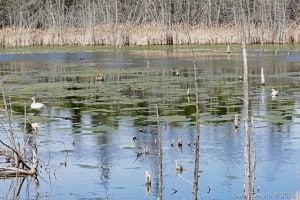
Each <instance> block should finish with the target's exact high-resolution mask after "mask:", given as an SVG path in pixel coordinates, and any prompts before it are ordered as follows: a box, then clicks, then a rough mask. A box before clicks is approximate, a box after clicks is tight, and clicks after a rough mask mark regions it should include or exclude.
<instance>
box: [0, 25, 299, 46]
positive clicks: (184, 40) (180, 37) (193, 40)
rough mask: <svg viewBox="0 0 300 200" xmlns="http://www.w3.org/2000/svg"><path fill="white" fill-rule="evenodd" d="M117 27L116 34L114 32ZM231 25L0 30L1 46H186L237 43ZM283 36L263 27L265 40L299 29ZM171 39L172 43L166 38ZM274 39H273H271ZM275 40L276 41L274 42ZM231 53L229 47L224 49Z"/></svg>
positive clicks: (256, 33)
mask: <svg viewBox="0 0 300 200" xmlns="http://www.w3.org/2000/svg"><path fill="white" fill-rule="evenodd" d="M250 28H251V34H252V35H251V36H252V37H251V41H249V42H250V43H257V41H259V40H261V37H260V35H261V30H259V28H257V27H255V26H251V27H250ZM116 29H117V30H118V34H115V31H116ZM237 30H238V29H237V28H236V27H234V26H225V25H223V26H218V27H206V26H201V25H194V26H191V28H190V33H189V36H188V35H187V34H186V25H184V24H181V23H177V24H173V25H172V29H171V30H170V31H168V38H167V37H166V28H165V25H164V24H160V23H147V24H142V25H140V24H134V23H118V24H101V25H95V26H93V25H92V24H90V25H87V26H86V27H68V26H66V27H51V26H50V27H49V28H47V29H37V28H15V27H9V28H2V29H1V30H0V46H1V47H24V46H42V45H44V46H54V45H56V46H59V45H82V46H86V45H115V44H116V41H117V42H118V44H119V45H121V46H123V45H166V44H173V45H185V44H237V43H239V42H240V40H241V38H240V34H238V33H237ZM285 34H286V37H284V38H274V37H273V36H274V31H273V30H268V29H266V30H264V37H263V38H264V41H263V42H264V43H278V42H281V43H289V42H290V38H294V40H293V41H294V43H297V42H298V43H299V42H300V39H299V38H298V37H297V35H300V29H299V28H294V29H292V28H287V31H286V33H285ZM170 39H171V40H172V41H171V42H170V41H169V40H170ZM274 40H275V41H274ZM277 40H278V41H277ZM227 52H230V49H229V50H227Z"/></svg>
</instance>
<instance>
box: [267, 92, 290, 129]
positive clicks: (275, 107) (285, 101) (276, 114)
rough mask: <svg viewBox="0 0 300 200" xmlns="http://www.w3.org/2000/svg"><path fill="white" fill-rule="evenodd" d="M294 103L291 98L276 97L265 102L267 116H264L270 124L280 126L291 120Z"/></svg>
mask: <svg viewBox="0 0 300 200" xmlns="http://www.w3.org/2000/svg"><path fill="white" fill-rule="evenodd" d="M293 105H294V102H293V101H292V99H291V98H284V97H276V98H275V99H271V97H270V98H268V100H267V113H269V114H268V115H267V116H264V117H265V118H266V120H267V121H269V122H270V123H272V124H274V125H276V126H281V125H283V124H285V123H287V122H290V121H291V120H292V116H293V110H294V107H293Z"/></svg>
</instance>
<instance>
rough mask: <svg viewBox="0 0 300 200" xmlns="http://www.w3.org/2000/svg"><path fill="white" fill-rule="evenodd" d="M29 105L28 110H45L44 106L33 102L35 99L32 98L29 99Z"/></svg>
mask: <svg viewBox="0 0 300 200" xmlns="http://www.w3.org/2000/svg"><path fill="white" fill-rule="evenodd" d="M31 101H32V103H31V105H30V108H31V109H33V110H40V109H42V108H45V107H46V106H45V105H44V104H42V103H39V102H35V98H34V97H31Z"/></svg>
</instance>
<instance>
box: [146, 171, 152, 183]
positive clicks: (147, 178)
mask: <svg viewBox="0 0 300 200" xmlns="http://www.w3.org/2000/svg"><path fill="white" fill-rule="evenodd" d="M146 185H151V174H150V172H149V171H146Z"/></svg>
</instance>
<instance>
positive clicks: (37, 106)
mask: <svg viewBox="0 0 300 200" xmlns="http://www.w3.org/2000/svg"><path fill="white" fill-rule="evenodd" d="M175 76H179V71H178V70H177V71H176V73H175ZM239 80H241V81H242V80H243V77H242V76H240V77H239ZM95 81H96V82H99V81H104V77H103V75H102V74H97V76H96V77H95ZM261 83H262V85H265V79H264V74H263V68H262V70H261ZM278 94H279V91H277V90H275V89H272V93H271V96H272V97H276V96H278ZM189 95H190V89H189V88H188V89H187V96H189ZM31 101H32V103H31V105H30V108H31V109H32V110H41V109H43V108H45V107H46V106H45V105H44V104H43V103H40V102H36V100H35V98H34V97H31ZM234 124H235V128H236V129H238V114H236V115H235V119H234ZM33 128H34V130H36V128H37V127H36V126H35V124H34V127H33ZM139 132H140V133H143V132H144V130H143V129H142V128H140V129H139ZM136 139H137V138H136V137H133V141H135V140H136ZM174 144H175V139H174V138H173V140H172V142H171V146H172V147H173V146H174ZM182 145H183V142H182V138H181V137H180V138H179V139H178V141H177V146H178V147H182ZM188 145H189V146H190V145H191V142H189V143H188ZM145 152H148V151H147V150H146V151H145ZM175 169H176V171H177V172H178V173H181V172H182V171H183V165H182V164H179V163H178V162H177V161H175ZM145 177H146V178H145V179H146V180H145V184H146V185H147V186H151V174H150V172H149V171H146V175H145Z"/></svg>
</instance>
